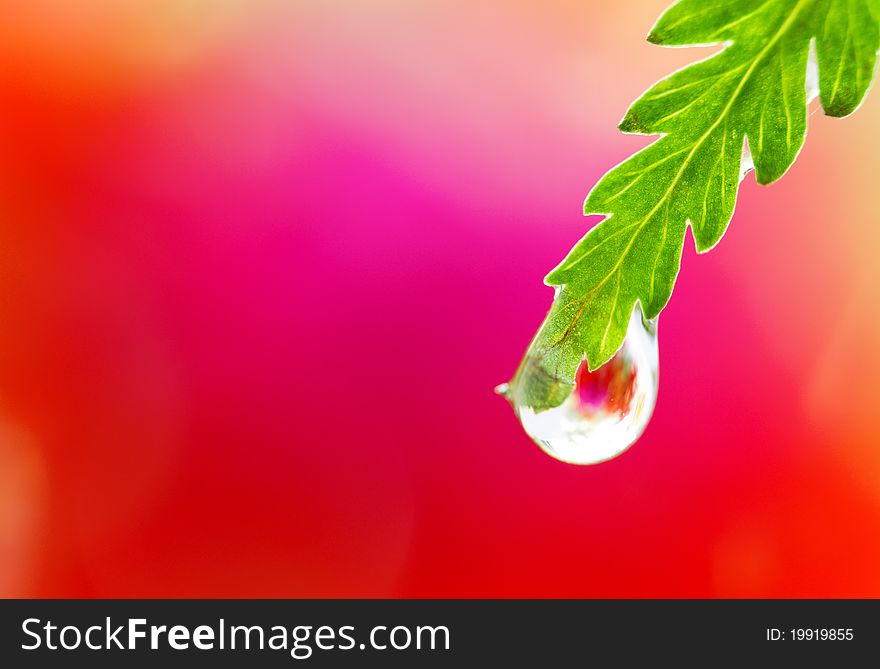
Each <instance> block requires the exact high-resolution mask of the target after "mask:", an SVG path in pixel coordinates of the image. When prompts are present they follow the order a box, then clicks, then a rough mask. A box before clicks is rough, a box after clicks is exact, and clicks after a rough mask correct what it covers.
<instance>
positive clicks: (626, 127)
mask: <svg viewBox="0 0 880 669" xmlns="http://www.w3.org/2000/svg"><path fill="white" fill-rule="evenodd" d="M617 129H618V130H620V131H621V132H626V133H636V132H644V130H645V128H643V127H642V122H641V119H640V118H639V116H638V114H634V113H633V111H632V109H630V110H629V111H628V112H627V113H626V116H624V117H623V119H622V120H621V121H620V123H618V124H617Z"/></svg>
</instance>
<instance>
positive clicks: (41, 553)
mask: <svg viewBox="0 0 880 669" xmlns="http://www.w3.org/2000/svg"><path fill="white" fill-rule="evenodd" d="M665 5H666V0H637V1H636V0H634V1H631V2H626V3H610V2H600V1H598V0H596V1H589V0H554V1H552V2H547V1H544V0H542V1H540V2H539V1H538V0H466V1H465V0H370V1H366V0H348V1H344V0H335V1H333V2H330V1H328V0H310V1H307V0H293V1H291V0H288V1H282V0H275V1H269V0H263V1H250V0H248V1H245V0H210V1H209V0H202V1H194V0H193V1H181V0H152V1H151V2H146V1H141V2H136V1H126V2H119V1H118V0H76V1H73V0H65V1H60V0H52V1H49V0H32V1H31V2H28V3H5V4H4V6H3V9H2V10H0V12H2V18H0V595H3V596H57V597H70V596H79V597H117V596H140V597H153V596H156V597H159V596H210V597H213V596H217V597H220V596H228V597H237V596H264V597H273V596H278V597H299V596H316V597H362V596H364V597H470V596H474V597H482V596H492V597H532V596H548V597H593V596H598V597H716V596H721V597H739V596H757V597H765V596H767V597H777V596H785V597H802V596H803V597H813V596H818V597H827V596H833V597H862V596H872V597H877V596H880V570H878V569H877V565H878V564H880V425H878V421H877V409H876V407H877V404H878V401H880V312H878V311H875V306H876V296H877V286H878V285H880V263H878V262H877V259H876V256H877V254H878V251H880V225H878V218H880V200H878V198H877V180H876V175H877V168H878V158H877V156H878V155H880V132H878V131H880V94H878V92H877V91H874V95H873V97H869V99H868V101H867V102H866V103H865V104H864V106H863V107H862V109H860V110H859V111H858V112H857V113H856V114H855V115H854V116H853V117H852V118H850V119H847V120H845V121H838V120H832V119H828V118H826V117H824V116H823V115H822V114H821V112H820V113H817V114H815V115H814V116H812V118H811V119H810V137H809V139H808V142H807V144H806V148H805V149H804V151H803V153H802V155H801V157H800V160H799V162H798V163H797V164H796V165H795V167H794V168H793V169H792V170H791V172H790V173H789V174H788V175H787V176H786V177H785V178H784V179H783V180H782V181H781V182H779V183H778V184H776V185H774V186H772V187H769V188H763V187H757V186H756V185H755V184H754V183H753V179H752V177H751V176H750V177H748V178H747V180H746V183H745V184H744V185H743V187H742V189H741V193H740V195H741V197H740V204H739V207H738V211H737V213H736V216H735V218H734V221H733V224H732V225H731V227H730V230H729V232H728V233H727V235H726V237H725V239H724V240H723V242H722V243H721V245H720V246H719V247H718V248H717V249H716V250H714V251H713V252H712V253H710V254H708V255H706V256H703V257H699V258H698V257H697V256H696V254H695V253H694V250H693V242H692V240H691V238H690V236H689V237H688V239H687V242H686V247H685V253H684V258H683V269H682V272H681V274H680V276H679V281H678V285H677V289H676V292H675V294H674V295H673V298H672V302H671V303H670V305H669V307H668V308H667V309H666V311H665V312H664V313H663V315H662V317H661V319H660V350H661V383H660V398H659V403H658V407H657V411H656V413H655V417H654V420H653V421H652V423H651V425H650V426H649V428H648V430H647V432H646V434H645V435H644V437H643V438H642V439H641V440H640V441H639V442H638V443H637V444H636V445H635V446H634V447H633V448H632V449H631V450H630V451H628V452H627V453H625V454H624V455H623V456H622V457H620V458H618V459H616V460H613V461H611V462H608V463H606V464H602V465H599V466H595V467H585V468H579V467H574V466H570V465H565V464H562V463H560V462H556V461H554V460H552V459H550V458H549V457H547V456H545V455H544V454H543V453H542V452H541V451H540V450H539V449H538V447H537V446H535V445H533V444H532V443H531V442H530V441H529V440H528V438H527V437H526V436H525V435H524V434H523V432H522V431H521V429H520V428H519V426H518V424H517V422H516V419H515V418H514V415H513V413H512V411H511V410H510V408H509V407H508V406H507V404H506V403H505V402H504V401H503V400H502V399H500V398H499V397H497V396H495V395H494V394H493V392H492V388H493V386H495V385H496V384H497V383H500V382H502V381H505V380H507V379H508V378H509V377H510V376H511V375H512V373H513V371H514V369H515V367H516V365H517V363H518V361H519V359H520V356H521V354H522V352H523V351H524V349H525V347H526V345H527V344H528V341H529V339H530V338H531V336H532V334H533V333H534V331H535V330H536V329H537V327H538V325H539V324H540V322H541V320H542V317H543V315H544V313H545V312H546V310H547V308H548V307H549V305H550V301H551V297H552V291H551V289H549V288H547V287H545V286H543V285H542V283H541V279H542V277H543V276H544V274H545V273H546V272H547V271H548V270H549V269H550V268H551V267H553V266H554V265H555V264H556V263H557V262H558V261H559V260H560V259H561V258H562V257H563V256H564V254H565V253H566V252H567V251H568V249H569V248H570V247H571V245H572V244H573V243H574V242H575V241H576V240H577V239H578V238H580V236H581V235H583V234H584V233H585V232H586V230H587V229H588V228H589V226H591V225H592V224H593V223H594V219H585V218H584V217H583V216H581V213H580V210H581V204H582V202H583V199H584V196H585V195H586V193H587V192H588V190H589V188H590V186H591V185H592V184H593V183H594V182H595V181H596V180H597V179H598V178H599V177H600V176H601V174H602V173H603V172H604V171H605V170H606V169H608V168H610V167H611V166H612V165H614V164H616V163H617V162H618V161H620V160H622V159H623V158H624V157H626V156H627V155H629V154H630V153H631V152H633V151H634V150H636V149H638V148H639V147H641V146H643V145H644V144H645V143H646V142H647V141H649V140H648V139H647V138H644V137H629V136H624V135H621V134H619V133H618V132H617V131H616V130H615V125H616V123H617V121H618V120H619V119H620V118H621V117H622V115H623V113H624V111H625V110H626V107H627V105H628V104H629V103H630V102H631V101H632V100H633V99H635V98H636V97H637V96H638V95H639V94H640V93H641V92H642V91H643V90H644V89H645V88H647V87H648V85H650V84H651V83H652V82H653V81H654V80H656V79H657V78H659V77H661V76H663V75H664V74H666V73H669V72H671V71H672V70H674V69H675V68H678V67H680V66H682V65H684V64H685V63H687V62H689V61H691V60H693V59H696V58H699V57H703V56H704V55H705V54H707V53H709V51H707V50H705V49H693V50H687V49H662V48H659V47H652V46H649V45H648V44H646V43H645V42H644V36H645V35H646V34H647V32H648V30H649V28H650V27H651V25H652V24H653V22H654V20H655V19H656V17H657V16H658V15H659V14H660V12H661V11H662V9H663V8H664V6H665Z"/></svg>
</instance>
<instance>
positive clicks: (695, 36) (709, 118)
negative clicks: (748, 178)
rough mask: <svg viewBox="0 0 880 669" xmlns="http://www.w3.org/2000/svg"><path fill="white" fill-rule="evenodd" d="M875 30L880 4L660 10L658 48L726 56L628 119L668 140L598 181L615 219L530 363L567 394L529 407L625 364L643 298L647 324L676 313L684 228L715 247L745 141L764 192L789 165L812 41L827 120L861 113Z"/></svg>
mask: <svg viewBox="0 0 880 669" xmlns="http://www.w3.org/2000/svg"><path fill="white" fill-rule="evenodd" d="M878 22H880V0H713V1H712V2H707V1H706V0H681V1H680V2H678V3H676V4H675V5H673V6H672V7H670V8H669V9H668V10H667V11H666V13H665V14H663V16H662V17H661V18H660V20H659V21H658V22H657V24H656V25H655V26H654V28H653V30H652V31H651V33H650V35H649V36H648V40H649V41H650V42H653V43H654V44H661V45H666V46H683V45H706V44H719V45H724V47H723V48H722V49H721V50H720V51H719V52H718V53H716V54H715V55H713V56H711V57H709V58H707V59H705V60H702V61H700V62H697V63H695V64H693V65H690V66H689V67H686V68H684V69H682V70H680V71H678V72H676V73H674V74H672V75H671V76H669V77H667V78H665V79H663V80H662V81H660V82H658V83H657V84H655V85H654V86H652V87H651V88H650V89H649V90H648V91H647V92H645V93H644V94H643V95H642V96H641V97H640V98H639V99H638V100H636V101H635V102H634V103H633V105H632V106H631V107H630V109H629V111H628V112H627V114H626V116H625V117H624V118H623V120H622V121H621V122H620V129H621V130H622V131H624V132H627V133H642V134H652V135H662V137H660V138H659V139H658V140H656V141H655V142H654V143H653V144H651V145H649V146H648V147H647V148H645V149H644V150H642V151H640V152H638V153H636V154H635V155H633V156H632V157H630V158H629V159H627V160H625V161H624V162H623V163H621V164H620V165H618V166H617V167H615V168H613V169H612V170H611V171H610V172H608V173H607V174H606V175H605V176H604V177H602V179H601V180H600V181H599V182H598V183H597V184H596V186H595V187H594V188H593V190H592V191H591V192H590V194H589V196H588V197H587V199H586V202H585V204H584V213H585V214H587V215H589V214H602V215H604V216H605V218H604V219H603V220H602V221H601V222H600V223H599V224H598V225H596V226H595V227H593V229H592V230H590V231H589V233H588V234H587V235H586V236H585V237H584V238H583V239H582V240H581V241H580V242H578V244H577V245H576V246H575V247H574V248H573V249H572V250H571V252H570V253H569V254H568V256H567V257H566V258H565V259H564V260H563V261H562V262H561V263H560V264H559V266H557V267H556V268H555V269H554V270H553V271H552V272H550V274H548V275H547V277H546V279H545V282H546V283H547V284H548V285H551V286H558V288H557V295H556V298H555V300H554V303H553V307H552V309H551V311H550V313H549V315H548V317H547V319H546V320H545V322H544V325H543V326H542V327H541V329H540V330H539V332H538V334H537V335H536V337H535V339H534V341H533V342H532V345H531V347H530V349H529V353H528V356H529V357H530V360H531V362H530V365H531V366H534V365H535V364H539V365H540V366H541V367H542V368H543V370H544V372H545V374H544V377H546V376H547V375H549V376H550V377H552V378H553V379H556V380H558V381H559V382H560V383H561V384H563V385H562V386H556V385H554V384H553V383H550V382H549V381H547V378H544V377H542V378H544V382H542V383H541V384H539V386H540V387H539V386H536V387H535V388H530V389H526V393H525V395H526V396H528V398H529V401H530V403H531V405H532V408H534V409H536V410H542V409H547V408H551V407H553V406H558V405H559V404H560V403H561V401H562V399H564V395H563V396H562V397H561V399H560V393H559V392H557V391H555V390H554V391H553V392H549V391H548V392H543V390H544V389H546V388H550V389H553V388H556V389H558V388H559V387H565V386H570V385H571V383H573V380H574V375H575V372H576V370H577V368H578V366H579V365H580V363H581V361H582V360H583V359H584V358H586V360H587V362H588V364H589V367H590V369H597V368H598V367H600V366H601V365H603V364H604V363H605V362H607V361H608V360H609V359H610V358H611V357H612V356H613V355H614V354H615V352H616V351H617V350H618V349H619V348H620V346H621V344H622V343H623V340H624V337H625V336H626V328H627V324H628V323H629V318H630V314H631V313H632V310H633V308H634V306H635V303H636V302H637V301H638V302H639V303H640V304H641V307H642V311H643V312H644V315H645V317H646V318H648V319H653V318H655V317H656V316H657V315H658V314H659V313H660V311H661V310H662V309H663V308H664V307H665V306H666V303H667V302H668V301H669V298H670V296H671V295H672V289H673V286H674V285H675V280H676V276H677V274H678V269H679V264H680V261H681V251H682V246H683V244H684V236H685V228H686V226H687V225H690V226H691V230H692V233H693V237H694V241H695V244H696V248H697V251H698V252H700V253H703V252H705V251H708V250H709V249H711V248H712V247H713V246H715V244H717V243H718V241H719V240H720V239H721V237H722V235H723V234H724V231H725V230H726V229H727V224H728V223H729V221H730V218H731V216H732V215H733V210H734V207H735V205H736V197H737V190H738V187H739V182H740V177H741V174H740V170H741V163H742V155H743V145H744V142H747V143H748V149H749V151H750V152H751V156H752V160H753V161H754V168H755V177H756V180H757V181H758V182H759V183H762V184H769V183H771V182H773V181H775V180H776V179H778V178H779V177H781V176H782V175H783V174H785V172H786V171H787V170H788V168H789V167H791V165H792V163H793V162H794V161H795V159H796V158H797V155H798V152H799V151H800V149H801V146H802V145H803V142H804V137H805V134H806V124H807V103H808V100H807V96H806V92H805V78H806V72H807V60H808V56H809V52H810V45H811V43H815V50H816V54H817V59H818V65H819V86H820V101H821V103H822V107H823V108H824V110H825V113H826V114H829V115H831V116H846V115H847V114H850V113H852V112H853V111H854V110H855V109H856V108H857V107H858V105H859V104H860V103H861V101H862V99H863V98H864V96H865V93H866V92H867V90H868V86H869V85H870V83H871V78H872V76H873V73H874V64H875V60H876V55H877V49H878V47H880V29H878ZM522 369H524V366H521V370H522ZM521 376H522V375H521V374H518V375H517V378H515V379H514V383H517V381H518V380H519V378H521Z"/></svg>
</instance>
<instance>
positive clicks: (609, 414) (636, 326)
mask: <svg viewBox="0 0 880 669" xmlns="http://www.w3.org/2000/svg"><path fill="white" fill-rule="evenodd" d="M658 363H659V354H658V347H657V322H656V320H654V321H648V320H646V319H645V318H644V317H643V316H642V311H641V309H640V308H639V306H638V304H637V305H636V307H635V308H634V309H633V313H632V316H631V317H630V321H629V326H628V328H627V333H626V339H625V340H624V342H623V345H622V346H621V348H620V350H619V351H618V352H617V353H616V354H615V355H614V357H613V358H611V360H609V361H608V362H607V363H605V364H604V365H603V366H602V367H600V368H599V369H597V370H594V371H592V372H591V371H590V370H589V367H588V366H587V362H586V360H584V361H583V362H582V363H581V365H580V367H579V368H578V370H577V374H576V376H575V382H574V384H570V383H564V382H561V381H560V380H559V379H553V378H552V377H550V376H549V375H548V372H547V371H546V370H545V369H544V368H543V367H542V366H541V364H540V362H539V361H537V360H535V359H534V358H532V357H531V356H530V355H527V356H526V359H525V360H524V361H523V363H522V365H521V367H520V370H519V372H518V373H517V375H516V377H515V378H514V380H513V381H512V382H511V383H510V384H505V385H504V386H499V387H498V389H497V391H498V392H499V393H501V394H503V395H505V396H506V397H507V398H508V399H509V400H510V402H511V404H512V405H513V408H514V410H515V411H516V414H517V416H518V417H519V420H520V422H521V423H522V426H523V428H524V429H525V431H526V433H527V434H528V435H529V436H530V437H531V438H532V439H533V440H534V441H535V442H536V443H537V444H538V445H539V446H540V447H541V448H542V449H543V450H544V451H545V452H546V453H547V454H548V455H551V456H552V457H554V458H556V459H557V460H562V461H563V462H568V463H571V464H577V465H588V464H595V463H598V462H604V461H605V460H610V459H611V458H614V457H616V456H618V455H620V454H621V453H623V452H624V451H625V450H626V449H627V448H629V447H630V446H631V445H632V444H633V443H634V442H635V441H636V440H637V439H638V438H639V437H640V436H641V434H642V432H644V431H645V427H647V425H648V421H649V420H650V418H651V413H652V412H653V410H654V404H655V403H656V400H657V386H658V382H659V370H658ZM536 388H539V389H540V393H541V394H542V395H543V397H544V399H545V400H546V399H547V398H548V397H552V396H553V395H554V394H555V399H552V400H551V402H550V403H551V404H552V405H554V408H550V409H542V410H537V411H536V410H535V409H534V408H533V406H534V402H530V398H533V397H534V396H535V395H534V393H535V389H536ZM530 404H531V406H530Z"/></svg>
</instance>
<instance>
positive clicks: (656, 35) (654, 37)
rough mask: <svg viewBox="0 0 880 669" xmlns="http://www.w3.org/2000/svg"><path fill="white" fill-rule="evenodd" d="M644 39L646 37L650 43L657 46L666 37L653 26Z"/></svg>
mask: <svg viewBox="0 0 880 669" xmlns="http://www.w3.org/2000/svg"><path fill="white" fill-rule="evenodd" d="M645 39H647V40H648V42H649V43H650V44H657V45H658V46H661V45H662V44H663V43H664V42H665V41H666V39H667V38H666V36H665V35H664V34H663V32H662V31H660V30H657V26H654V27H653V28H652V29H651V32H649V33H648V36H647V37H646V38H645Z"/></svg>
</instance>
